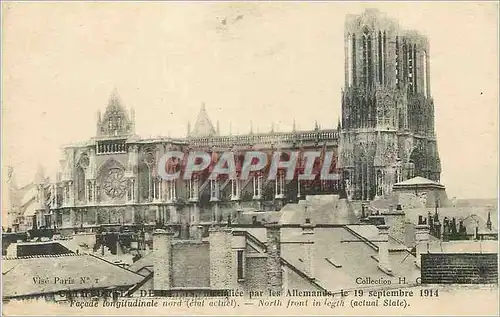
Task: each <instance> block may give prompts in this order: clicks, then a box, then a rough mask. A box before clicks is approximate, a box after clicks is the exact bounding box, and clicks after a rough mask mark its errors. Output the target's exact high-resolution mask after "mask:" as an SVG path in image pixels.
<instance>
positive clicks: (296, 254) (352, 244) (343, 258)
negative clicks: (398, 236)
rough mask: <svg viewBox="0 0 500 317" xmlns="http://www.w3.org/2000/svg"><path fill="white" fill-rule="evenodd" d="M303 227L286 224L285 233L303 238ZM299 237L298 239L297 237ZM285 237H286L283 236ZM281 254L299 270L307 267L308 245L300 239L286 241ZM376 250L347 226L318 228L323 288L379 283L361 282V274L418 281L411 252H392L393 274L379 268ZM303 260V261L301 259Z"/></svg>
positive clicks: (317, 253)
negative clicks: (359, 278) (306, 250)
mask: <svg viewBox="0 0 500 317" xmlns="http://www.w3.org/2000/svg"><path fill="white" fill-rule="evenodd" d="M300 230H301V229H298V228H297V229H295V228H284V229H282V231H283V235H282V237H286V236H288V237H295V238H293V239H294V240H288V242H290V241H295V242H299V241H303V240H301V238H300V237H301V234H300ZM295 239H296V240H295ZM282 241H283V240H282ZM285 241H287V240H286V238H285ZM281 250H282V251H281V254H282V257H283V258H284V259H285V260H287V261H289V262H290V263H292V264H293V265H294V266H296V267H297V268H298V269H300V270H303V271H304V270H305V265H306V261H304V259H305V257H304V255H305V253H304V252H305V247H304V245H303V244H300V243H284V244H282V249H281ZM376 258H377V251H376V250H374V249H373V248H372V247H371V246H370V245H369V244H368V243H366V242H364V241H362V240H360V239H359V238H358V237H356V236H355V235H353V234H351V233H350V232H349V231H348V230H347V229H346V228H343V227H338V228H316V229H315V232H314V273H313V274H314V277H315V278H316V282H317V283H318V284H319V285H321V286H322V287H323V288H325V289H328V290H331V291H335V290H338V289H339V286H342V288H344V289H346V288H359V287H366V286H375V287H377V286H380V285H359V284H357V283H356V279H357V278H358V277H367V276H368V277H370V278H372V279H378V278H384V279H390V280H391V281H392V284H396V283H397V280H398V277H400V276H401V277H403V276H404V277H406V280H407V281H408V282H415V279H416V277H418V276H419V275H420V271H419V270H418V268H417V267H416V266H415V264H414V259H415V258H414V257H413V256H412V255H410V254H409V253H408V252H390V253H389V258H390V263H391V266H392V271H393V276H389V275H387V274H386V273H384V272H382V271H381V270H380V269H378V266H377V265H378V263H377V260H376ZM301 260H302V261H301Z"/></svg>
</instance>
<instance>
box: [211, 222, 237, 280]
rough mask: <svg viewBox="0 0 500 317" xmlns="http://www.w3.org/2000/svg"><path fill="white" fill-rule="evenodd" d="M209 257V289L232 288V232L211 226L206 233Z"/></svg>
mask: <svg viewBox="0 0 500 317" xmlns="http://www.w3.org/2000/svg"><path fill="white" fill-rule="evenodd" d="M208 243H209V256H210V287H211V288H212V289H230V288H233V283H232V282H233V268H234V265H233V257H232V253H231V245H232V230H231V229H229V228H221V227H220V226H217V225H215V226H212V227H211V228H210V229H209V232H208Z"/></svg>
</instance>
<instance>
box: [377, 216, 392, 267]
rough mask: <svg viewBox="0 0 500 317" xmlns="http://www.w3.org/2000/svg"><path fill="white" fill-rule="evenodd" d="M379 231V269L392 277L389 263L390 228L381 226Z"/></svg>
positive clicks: (378, 227) (384, 225)
mask: <svg viewBox="0 0 500 317" xmlns="http://www.w3.org/2000/svg"><path fill="white" fill-rule="evenodd" d="M377 229H378V268H379V269H381V270H382V271H383V272H385V273H386V274H390V275H392V269H391V263H390V261H389V226H388V225H386V224H380V225H378V226H377Z"/></svg>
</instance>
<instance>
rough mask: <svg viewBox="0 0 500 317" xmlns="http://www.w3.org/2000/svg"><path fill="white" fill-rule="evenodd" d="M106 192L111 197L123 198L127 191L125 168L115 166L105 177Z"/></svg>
mask: <svg viewBox="0 0 500 317" xmlns="http://www.w3.org/2000/svg"><path fill="white" fill-rule="evenodd" d="M103 188H104V192H105V193H106V195H108V196H109V197H111V198H121V197H123V196H124V195H125V193H126V192H127V180H126V179H125V177H124V172H123V170H121V169H119V168H113V169H111V170H109V172H108V175H107V176H106V178H105V179H104V184H103Z"/></svg>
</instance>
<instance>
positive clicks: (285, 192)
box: [30, 10, 440, 238]
mask: <svg viewBox="0 0 500 317" xmlns="http://www.w3.org/2000/svg"><path fill="white" fill-rule="evenodd" d="M344 44H345V87H344V89H343V90H342V103H341V107H342V108H341V109H342V111H341V117H342V119H341V122H339V124H338V128H337V129H322V128H321V127H320V126H319V125H318V124H316V125H315V128H314V129H313V130H308V131H298V130H296V129H295V125H294V128H293V129H292V131H289V132H275V131H270V132H269V133H254V132H253V131H252V129H251V128H250V131H249V133H247V134H244V135H243V134H240V135H220V133H219V126H218V123H217V124H216V126H215V127H214V125H213V123H212V121H211V120H210V118H209V115H208V114H207V111H206V108H205V106H204V105H202V107H201V109H200V112H199V114H198V117H197V118H196V122H195V124H194V126H193V128H192V129H191V126H188V129H187V130H188V131H187V135H186V136H185V137H184V138H170V137H157V138H141V137H140V136H138V135H136V133H135V116H134V112H133V110H130V111H129V110H127V109H126V108H125V106H124V103H123V102H122V101H121V100H120V98H119V96H118V94H117V93H116V92H113V93H112V95H111V97H110V99H109V101H108V105H107V107H106V109H105V110H104V112H103V113H102V114H101V113H98V116H97V122H96V131H95V136H93V137H92V138H90V139H89V140H87V141H85V142H82V143H78V144H74V145H69V146H66V147H64V148H63V157H62V159H61V161H60V172H59V174H58V177H57V180H56V181H55V182H53V183H51V184H47V180H46V178H44V177H43V176H42V175H40V176H39V177H37V179H43V180H44V181H43V183H40V184H37V186H38V189H39V190H38V195H37V197H36V204H37V207H36V209H37V212H36V213H35V215H33V216H32V217H33V219H31V220H30V223H32V224H33V228H34V229H36V228H41V227H43V228H57V229H58V230H59V231H61V232H64V231H65V230H67V231H68V232H70V231H71V232H73V231H75V230H82V231H85V230H89V228H90V229H91V228H96V227H107V226H109V227H122V226H138V225H139V226H150V227H155V226H156V227H161V226H166V225H168V226H169V227H170V228H173V230H175V231H176V232H178V234H179V236H181V237H184V238H192V237H197V236H199V235H200V234H201V232H202V231H203V230H206V228H207V227H208V226H210V225H211V224H213V223H222V222H224V223H231V221H234V222H237V221H238V214H239V213H240V212H241V211H243V210H249V209H251V210H254V211H271V210H272V211H279V210H280V209H281V208H282V207H283V206H284V205H285V204H287V203H289V202H297V201H298V200H301V199H304V198H305V196H306V195H315V194H335V195H339V196H340V197H341V198H345V199H347V200H348V201H354V200H362V201H369V200H376V199H382V198H384V197H386V196H387V195H389V194H390V193H391V191H392V185H393V184H395V183H398V182H401V181H404V180H407V179H410V178H413V177H415V176H422V177H426V178H428V179H431V180H433V181H436V182H439V177H440V161H439V155H438V152H437V144H436V135H435V129H434V103H433V99H432V95H431V91H430V64H429V44H428V42H427V39H426V38H425V37H424V36H422V35H420V34H418V33H416V32H414V31H406V30H403V29H400V28H399V26H398V24H397V22H395V21H393V20H391V19H389V18H387V17H385V15H383V14H382V13H380V12H378V11H376V10H367V11H365V12H364V13H362V14H360V15H355V16H348V17H347V19H346V23H345V42H344ZM332 107H333V105H332ZM250 150H253V151H255V150H258V151H263V152H266V153H268V154H269V155H270V156H271V155H272V154H273V153H275V152H276V151H279V152H281V153H282V154H281V155H282V156H281V157H282V160H287V151H298V152H299V153H301V152H302V151H307V150H317V151H321V153H322V155H324V153H325V152H327V151H333V152H334V153H336V155H335V157H334V159H333V161H332V164H331V166H330V170H331V171H333V172H336V173H338V174H339V175H340V176H341V177H340V179H338V180H329V181H325V180H321V179H319V177H318V178H317V179H315V180H311V181H302V180H301V181H299V180H298V178H297V177H295V178H294V179H293V180H288V179H285V177H284V173H283V171H279V172H278V177H277V178H276V180H268V179H267V178H265V177H263V174H265V171H262V172H261V173H253V174H251V177H250V178H249V179H247V180H231V179H225V178H224V177H219V178H217V179H215V180H209V179H208V173H207V172H200V173H197V174H194V175H193V177H192V178H191V179H188V180H184V179H176V180H164V179H162V178H161V177H160V176H159V173H158V171H157V165H158V164H157V163H158V160H159V158H160V157H161V156H162V155H163V154H164V153H166V152H168V151H181V152H184V153H188V152H190V151H204V152H208V153H211V155H212V161H215V162H216V161H217V158H218V155H220V153H222V152H227V151H232V152H233V153H234V154H235V158H236V167H237V170H238V172H239V171H240V170H241V162H242V159H243V157H244V153H245V152H246V151H250ZM319 161H321V159H320V160H319ZM303 167H304V162H303V160H302V159H301V157H300V155H299V158H298V163H297V173H299V172H300V171H301V169H303Z"/></svg>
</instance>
